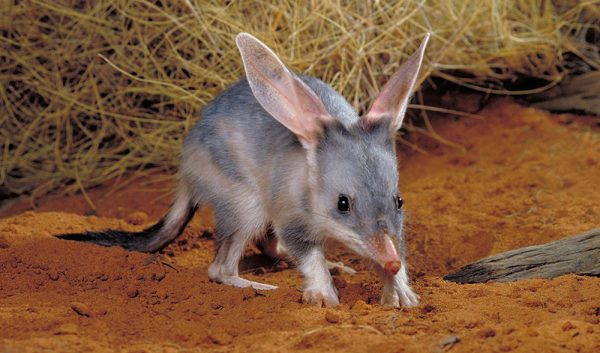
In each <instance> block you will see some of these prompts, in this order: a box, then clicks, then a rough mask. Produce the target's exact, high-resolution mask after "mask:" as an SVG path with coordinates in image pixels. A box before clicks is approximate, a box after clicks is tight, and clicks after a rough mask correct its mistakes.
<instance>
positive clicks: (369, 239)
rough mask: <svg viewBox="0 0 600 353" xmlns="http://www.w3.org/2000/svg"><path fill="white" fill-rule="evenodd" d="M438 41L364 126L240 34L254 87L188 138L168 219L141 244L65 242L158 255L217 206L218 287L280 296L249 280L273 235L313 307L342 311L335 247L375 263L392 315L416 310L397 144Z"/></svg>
mask: <svg viewBox="0 0 600 353" xmlns="http://www.w3.org/2000/svg"><path fill="white" fill-rule="evenodd" d="M428 39H429V34H427V35H426V37H425V39H424V40H423V42H422V44H421V46H420V48H419V49H418V50H417V51H416V53H415V54H413V55H412V56H411V57H410V58H409V59H408V60H407V61H406V62H405V63H404V64H403V65H402V66H401V67H400V68H399V70H398V71H397V72H396V73H395V74H394V75H393V76H392V77H391V78H390V80H389V81H388V82H387V84H386V85H385V86H384V87H383V89H382V92H381V93H380V94H379V96H378V97H377V98H376V100H375V101H374V103H373V104H372V106H371V108H370V110H369V111H368V112H367V113H366V114H365V115H364V116H362V117H360V116H359V115H358V114H357V113H356V112H355V111H354V109H353V108H352V107H351V106H350V104H349V103H348V102H347V101H346V100H345V99H344V98H343V97H342V96H341V95H340V94H339V93H337V92H336V91H335V90H334V89H333V88H331V87H330V86H328V85H327V84H325V83H323V82H322V81H320V80H319V79H317V78H314V77H311V76H306V75H299V74H295V73H294V72H292V71H291V70H290V69H288V68H287V67H286V66H285V65H284V64H283V63H282V62H281V60H280V59H279V58H278V57H277V56H276V55H275V54H274V53H273V51H271V49H269V48H268V47H267V46H266V45H265V44H263V43H262V42H260V41H259V40H258V39H256V38H255V37H253V36H252V35H250V34H247V33H240V34H239V35H238V36H237V37H236V43H237V46H238V48H239V51H240V53H241V57H242V60H243V64H244V68H245V71H246V79H244V80H241V81H239V82H237V83H235V84H233V85H232V86H230V87H229V88H227V89H225V90H224V91H223V92H222V93H221V94H220V95H219V96H218V97H216V98H215V99H214V100H213V101H212V102H211V103H209V104H208V105H207V106H206V107H205V108H204V109H203V111H202V114H201V119H200V121H199V122H198V123H197V124H196V125H195V126H194V127H193V128H192V129H191V131H190V133H189V135H188V136H187V137H186V139H185V141H184V143H183V152H182V156H181V166H180V169H179V174H178V177H179V178H178V189H177V193H176V197H175V200H174V202H173V205H172V207H171V209H170V211H169V213H168V214H167V216H166V217H165V218H164V219H163V220H161V221H160V222H158V223H157V224H155V225H154V226H152V227H150V228H148V229H146V230H143V231H141V232H138V233H132V232H124V231H117V230H107V231H103V232H88V233H84V234H66V235H61V236H59V237H60V238H63V239H69V240H79V241H88V242H92V243H96V244H99V245H103V246H113V245H118V246H122V247H123V248H125V249H128V250H136V251H147V252H153V251H157V250H159V249H161V248H162V247H164V246H165V245H166V244H168V243H169V242H170V241H172V240H173V239H175V238H176V237H177V236H178V235H179V234H180V233H181V232H182V231H183V229H184V227H185V226H186V224H187V223H188V222H189V220H190V218H191V217H192V216H193V214H194V212H195V210H196V209H197V208H198V207H199V206H201V205H211V206H212V207H213V208H214V213H215V218H216V226H215V238H216V242H217V253H216V256H215V258H214V261H213V262H212V264H211V265H210V266H209V269H208V275H209V278H210V279H211V280H213V281H216V282H219V283H224V284H229V285H233V286H237V287H248V286H252V287H254V288H256V289H262V290H265V289H274V288H276V287H274V286H272V285H268V284H263V283H258V282H253V281H249V280H247V279H244V278H241V277H240V276H239V272H238V264H239V261H240V260H241V257H242V255H243V253H244V250H245V248H246V246H248V245H249V244H250V243H251V242H255V241H257V240H258V239H259V238H260V237H262V236H264V235H265V234H266V230H267V229H268V228H269V227H271V228H272V229H273V231H274V234H275V236H276V238H277V239H278V241H279V242H280V245H281V247H282V248H283V249H285V251H286V252H287V253H288V254H289V256H290V257H291V258H292V259H293V260H295V261H296V263H297V265H298V269H299V270H300V271H301V272H302V274H303V276H304V282H305V283H304V284H305V285H304V290H303V299H304V301H306V302H310V303H315V304H317V305H324V306H335V305H337V304H338V303H339V298H338V294H337V290H336V288H335V286H334V285H333V281H332V278H331V275H330V273H329V271H328V270H327V267H326V260H325V256H324V243H325V240H326V239H335V240H337V241H339V242H340V243H342V244H344V245H346V246H347V247H349V248H350V249H352V250H353V251H355V252H356V253H358V254H359V255H362V256H364V257H365V258H367V259H368V260H370V261H371V262H372V263H373V265H374V267H375V268H376V269H377V271H378V272H379V273H380V275H381V278H382V282H383V293H382V296H381V302H382V303H383V304H385V305H391V306H396V307H397V306H400V303H402V305H404V306H406V307H412V306H415V305H417V304H418V296H417V295H416V294H415V293H414V292H413V290H412V289H411V287H410V285H409V279H408V275H407V265H406V258H405V245H404V236H403V231H402V225H403V218H404V215H403V208H402V204H403V201H402V198H401V197H400V194H399V192H398V168H397V161H396V145H395V134H396V132H397V130H398V129H399V128H400V127H401V125H402V121H403V119H404V115H405V111H406V108H407V105H408V102H409V100H410V97H411V93H412V91H413V89H414V87H415V83H416V81H417V76H418V73H419V69H420V67H421V63H422V61H423V55H424V51H425V47H426V45H427V42H428Z"/></svg>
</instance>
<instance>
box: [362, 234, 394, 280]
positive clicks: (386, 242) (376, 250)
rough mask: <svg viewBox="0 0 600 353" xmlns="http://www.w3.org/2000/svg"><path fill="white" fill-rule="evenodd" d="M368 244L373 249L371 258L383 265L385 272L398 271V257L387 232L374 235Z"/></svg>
mask: <svg viewBox="0 0 600 353" xmlns="http://www.w3.org/2000/svg"><path fill="white" fill-rule="evenodd" d="M369 245H371V249H372V251H373V260H375V262H377V263H378V264H379V265H380V266H381V267H383V270H384V271H385V272H386V273H388V274H390V275H395V274H396V273H398V271H400V257H399V256H398V252H397V251H396V247H395V246H394V243H393V242H392V239H391V238H390V237H389V236H388V235H387V234H385V233H379V234H377V235H375V236H374V237H373V238H371V240H370V241H369Z"/></svg>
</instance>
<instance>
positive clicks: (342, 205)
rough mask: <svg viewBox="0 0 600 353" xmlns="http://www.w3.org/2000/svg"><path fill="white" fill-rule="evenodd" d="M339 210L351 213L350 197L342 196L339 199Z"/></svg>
mask: <svg viewBox="0 0 600 353" xmlns="http://www.w3.org/2000/svg"><path fill="white" fill-rule="evenodd" d="M338 210H339V211H340V212H343V213H346V212H348V211H350V199H349V198H348V196H346V195H343V194H342V195H340V197H339V198H338Z"/></svg>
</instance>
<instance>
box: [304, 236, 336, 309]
mask: <svg viewBox="0 0 600 353" xmlns="http://www.w3.org/2000/svg"><path fill="white" fill-rule="evenodd" d="M298 268H299V269H300V271H301V272H302V274H303V275H304V292H303V294H302V300H303V301H304V302H306V303H312V304H316V305H318V306H327V307H332V306H336V305H338V304H339V303H340V300H339V298H338V293H337V290H336V288H335V286H334V285H333V280H332V278H331V274H330V273H329V269H328V268H327V262H326V260H325V255H324V254H323V249H322V248H321V247H320V246H316V245H315V246H313V247H312V248H311V249H309V250H308V251H307V252H306V254H305V255H304V256H303V257H302V258H300V259H298Z"/></svg>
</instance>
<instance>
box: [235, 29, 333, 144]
mask: <svg viewBox="0 0 600 353" xmlns="http://www.w3.org/2000/svg"><path fill="white" fill-rule="evenodd" d="M235 41H236V43H237V46H238V49H239V50H240V54H241V55H242V60H243V62H244V68H245V69H246V77H247V78H248V82H249V83H250V88H251V89H252V93H253V94H254V97H256V99H257V100H258V102H259V103H260V105H261V106H262V107H263V108H264V109H265V110H266V111H267V112H269V114H271V115H272V116H273V117H274V118H275V119H277V120H278V121H279V122H280V123H281V124H283V125H284V126H285V127H287V128H288V129H289V130H291V131H292V132H293V133H295V134H296V136H298V138H299V139H300V141H301V142H302V144H303V145H304V146H305V147H310V146H315V145H316V143H317V141H318V139H319V137H320V136H321V134H322V132H323V124H324V123H326V122H328V121H332V120H333V118H332V117H331V116H330V115H329V113H328V112H327V109H326V108H325V105H323V102H321V99H319V97H318V96H317V95H316V94H315V92H314V91H313V90H312V89H311V88H310V87H308V85H306V84H305V83H304V82H302V80H300V78H298V76H296V75H295V74H294V73H292V72H291V71H290V70H288V68H287V67H286V66H285V65H284V64H283V63H282V62H281V60H279V58H278V57H277V55H275V53H273V51H272V50H271V49H269V48H268V47H267V46H266V45H264V44H263V43H262V42H261V41H259V40H258V39H256V38H255V37H253V36H252V35H250V34H248V33H240V34H238V35H237V37H236V39H235Z"/></svg>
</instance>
